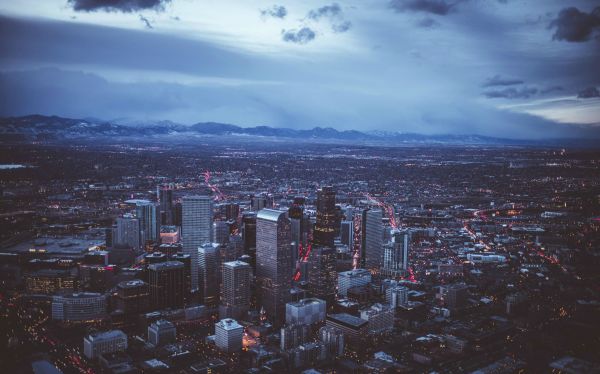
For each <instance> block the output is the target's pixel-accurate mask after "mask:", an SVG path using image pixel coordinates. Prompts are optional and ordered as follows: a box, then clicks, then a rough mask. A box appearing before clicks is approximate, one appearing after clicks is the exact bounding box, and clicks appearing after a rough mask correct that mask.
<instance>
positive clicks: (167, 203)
mask: <svg viewBox="0 0 600 374" xmlns="http://www.w3.org/2000/svg"><path fill="white" fill-rule="evenodd" d="M158 202H159V204H160V217H161V222H162V223H163V225H173V224H174V223H173V190H172V189H171V188H170V187H169V186H158Z"/></svg>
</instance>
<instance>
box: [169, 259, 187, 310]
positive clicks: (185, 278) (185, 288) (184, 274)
mask: <svg viewBox="0 0 600 374" xmlns="http://www.w3.org/2000/svg"><path fill="white" fill-rule="evenodd" d="M169 259H170V261H179V262H181V263H182V264H183V288H184V294H183V298H184V300H186V301H188V300H189V298H190V293H191V292H192V256H190V255H189V254H186V253H176V254H173V255H171V257H170V258H169Z"/></svg>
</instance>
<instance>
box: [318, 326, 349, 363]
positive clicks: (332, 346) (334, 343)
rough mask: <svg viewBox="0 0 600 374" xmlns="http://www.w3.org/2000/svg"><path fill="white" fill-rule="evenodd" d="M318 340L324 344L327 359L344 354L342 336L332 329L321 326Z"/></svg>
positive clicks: (339, 332)
mask: <svg viewBox="0 0 600 374" xmlns="http://www.w3.org/2000/svg"><path fill="white" fill-rule="evenodd" d="M319 340H321V342H323V344H325V347H326V349H327V354H328V355H329V357H339V356H342V355H343V354H344V334H343V333H342V331H341V330H338V329H336V328H334V327H328V326H323V327H321V328H320V329H319Z"/></svg>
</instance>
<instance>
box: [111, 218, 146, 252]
mask: <svg viewBox="0 0 600 374" xmlns="http://www.w3.org/2000/svg"><path fill="white" fill-rule="evenodd" d="M113 244H114V245H117V246H127V247H131V248H133V249H134V250H135V251H139V250H140V249H141V243H140V221H139V220H138V219H137V218H135V217H134V216H132V215H131V214H125V215H123V217H118V218H117V227H116V230H115V233H114V235H113Z"/></svg>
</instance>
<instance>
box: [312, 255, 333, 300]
mask: <svg viewBox="0 0 600 374" xmlns="http://www.w3.org/2000/svg"><path fill="white" fill-rule="evenodd" d="M335 264H336V252H335V248H332V247H324V246H321V245H313V247H312V250H311V253H310V255H309V259H308V291H309V292H310V293H311V294H312V296H314V297H318V298H320V299H323V300H325V301H327V305H329V306H332V305H333V302H334V301H335V291H336V286H337V275H338V274H337V271H336V267H335V266H336V265H335Z"/></svg>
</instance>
